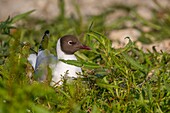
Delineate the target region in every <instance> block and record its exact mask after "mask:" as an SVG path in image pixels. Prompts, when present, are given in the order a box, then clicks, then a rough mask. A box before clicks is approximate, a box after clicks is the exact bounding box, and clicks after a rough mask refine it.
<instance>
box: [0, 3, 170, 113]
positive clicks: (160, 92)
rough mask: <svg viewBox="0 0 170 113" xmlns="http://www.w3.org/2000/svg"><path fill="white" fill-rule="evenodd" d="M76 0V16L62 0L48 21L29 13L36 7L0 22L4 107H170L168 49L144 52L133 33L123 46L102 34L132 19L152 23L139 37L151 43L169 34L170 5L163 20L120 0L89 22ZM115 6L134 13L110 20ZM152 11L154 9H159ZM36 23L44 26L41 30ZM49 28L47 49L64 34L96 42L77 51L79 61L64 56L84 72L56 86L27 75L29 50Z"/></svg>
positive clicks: (13, 112) (148, 112)
mask: <svg viewBox="0 0 170 113" xmlns="http://www.w3.org/2000/svg"><path fill="white" fill-rule="evenodd" d="M74 5H75V8H76V11H77V13H78V15H79V18H78V19H76V18H74V17H65V12H64V10H63V9H64V2H63V1H61V4H60V10H61V11H60V12H61V13H60V16H59V17H57V18H56V19H55V20H54V21H51V22H49V23H48V24H46V23H45V20H36V19H32V18H29V16H28V15H29V14H30V13H31V12H32V11H30V12H27V13H24V14H21V15H17V16H16V17H13V18H8V19H7V20H6V21H3V22H1V23H0V33H1V35H0V46H1V47H0V50H1V52H0V57H1V59H0V64H1V65H0V97H1V98H0V113H24V112H28V113H56V112H61V113H65V112H74V113H86V112H89V113H100V112H101V113H119V112H130V113H136V112H139V113H168V112H170V107H169V106H170V55H169V54H168V53H166V52H161V53H160V52H157V51H156V50H154V52H152V53H151V52H150V51H148V53H145V52H143V51H142V50H140V49H138V47H137V46H135V44H134V42H132V41H131V40H130V38H126V39H125V40H129V43H128V44H127V45H126V46H125V47H123V48H120V49H114V48H112V47H111V41H110V40H109V39H108V38H107V35H106V34H104V33H105V32H107V31H109V30H111V29H121V28H124V27H125V26H124V22H126V21H129V20H131V19H133V20H135V21H134V26H133V27H134V28H136V26H137V25H136V24H135V23H138V22H140V24H142V25H147V26H149V27H150V28H151V29H152V30H151V31H150V32H149V33H145V32H142V30H141V32H142V34H143V35H142V36H143V37H141V38H140V39H139V40H140V41H142V42H149V43H151V42H152V41H156V40H160V39H162V37H163V38H168V37H169V32H167V31H169V29H170V28H169V26H170V21H169V19H168V18H169V17H170V16H169V15H170V13H169V11H168V10H165V9H162V11H164V14H165V15H167V16H165V17H166V18H163V17H161V19H162V21H159V20H158V19H157V18H156V16H154V17H153V19H152V20H151V21H148V20H145V19H143V18H142V17H140V16H139V15H137V14H136V12H135V7H132V8H130V7H127V6H122V5H116V6H112V8H111V9H112V10H109V11H106V12H103V13H101V15H98V16H91V17H90V18H89V19H88V22H87V24H83V19H82V17H81V14H80V12H79V8H78V7H77V5H76V4H74ZM115 9H122V10H125V11H127V12H128V13H129V14H131V13H133V14H134V15H132V17H131V16H129V17H122V18H119V20H116V21H115V23H113V24H112V25H109V26H106V25H105V24H104V20H105V16H106V15H108V14H109V13H111V12H112V11H114V10H115ZM153 13H154V14H155V15H156V14H157V13H158V11H153ZM33 20H35V21H33ZM153 20H154V21H153ZM17 21H25V22H26V24H25V26H24V25H20V26H17V28H16V27H14V26H13V24H14V23H16V22H17ZM37 25H39V26H40V29H38V30H37V29H36V27H35V26H37ZM162 25H166V26H164V27H161V26H162ZM160 27H161V29H160ZM11 29H14V30H11ZM46 29H49V30H50V31H51V38H50V47H49V49H50V51H51V52H52V53H54V54H56V53H55V44H56V41H57V39H58V38H59V37H60V36H63V35H64V34H74V35H76V36H79V38H80V40H81V41H83V42H84V43H86V45H89V46H90V47H91V48H92V50H91V51H81V52H77V53H76V55H77V57H78V61H76V62H75V61H64V62H66V63H69V64H74V65H78V66H81V67H82V69H83V73H84V74H83V76H84V78H81V79H78V80H75V81H73V83H71V84H68V83H64V84H63V85H62V86H60V87H56V88H52V87H50V86H49V85H48V83H38V82H37V81H33V82H30V79H29V78H28V77H27V76H26V74H27V72H28V71H29V68H28V67H29V66H30V65H29V63H28V61H27V56H28V54H30V53H32V52H33V51H31V50H30V48H32V49H34V50H37V48H38V45H39V42H40V40H41V36H42V34H43V32H44V31H45V30H46ZM11 31H12V32H11ZM82 34H83V35H82ZM146 36H151V37H155V39H154V40H152V38H150V37H146ZM147 40H149V41H147ZM23 42H27V43H26V44H23Z"/></svg>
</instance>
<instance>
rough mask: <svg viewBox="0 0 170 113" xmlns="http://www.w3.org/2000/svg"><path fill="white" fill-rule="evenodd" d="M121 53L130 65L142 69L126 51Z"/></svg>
mask: <svg viewBox="0 0 170 113" xmlns="http://www.w3.org/2000/svg"><path fill="white" fill-rule="evenodd" d="M122 55H123V56H124V58H125V59H126V60H127V61H128V62H129V63H130V64H131V65H132V66H134V67H135V68H138V69H140V70H144V67H143V66H142V65H140V64H139V63H138V62H137V61H135V60H134V59H133V58H131V57H130V56H129V55H128V54H127V53H122Z"/></svg>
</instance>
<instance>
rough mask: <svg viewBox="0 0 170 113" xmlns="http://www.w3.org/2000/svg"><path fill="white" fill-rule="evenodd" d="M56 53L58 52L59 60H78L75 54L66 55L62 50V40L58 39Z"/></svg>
mask: <svg viewBox="0 0 170 113" xmlns="http://www.w3.org/2000/svg"><path fill="white" fill-rule="evenodd" d="M56 51H57V58H58V59H64V60H77V58H76V56H75V55H74V54H72V55H69V54H66V53H64V52H63V51H62V50H61V44H60V39H58V41H57V45H56Z"/></svg>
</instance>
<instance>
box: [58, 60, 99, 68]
mask: <svg viewBox="0 0 170 113" xmlns="http://www.w3.org/2000/svg"><path fill="white" fill-rule="evenodd" d="M60 61H62V62H64V63H66V64H70V65H74V66H78V67H84V68H90V69H95V68H101V66H100V65H98V64H95V63H91V62H81V61H77V60H63V59H60Z"/></svg>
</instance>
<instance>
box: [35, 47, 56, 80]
mask: <svg viewBox="0 0 170 113" xmlns="http://www.w3.org/2000/svg"><path fill="white" fill-rule="evenodd" d="M55 61H56V57H55V56H54V55H53V54H51V53H50V52H49V51H48V50H43V51H40V52H39V53H38V56H37V59H36V65H35V79H37V80H38V81H40V82H42V81H45V80H46V79H47V76H48V73H49V72H48V66H49V64H51V63H52V62H53V63H55Z"/></svg>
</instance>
